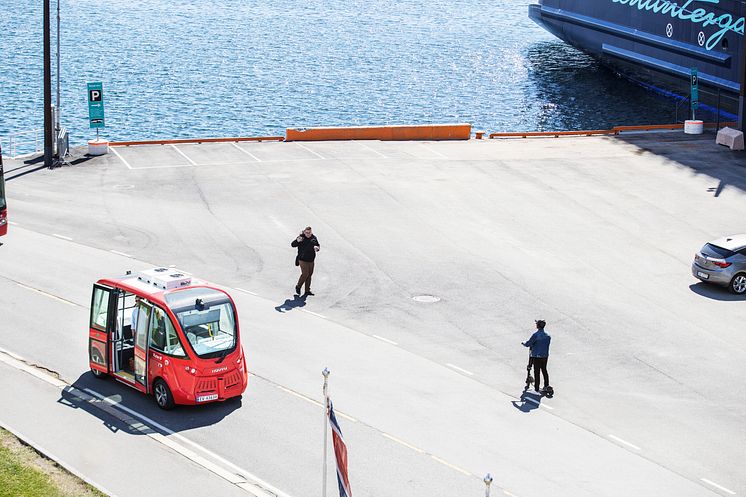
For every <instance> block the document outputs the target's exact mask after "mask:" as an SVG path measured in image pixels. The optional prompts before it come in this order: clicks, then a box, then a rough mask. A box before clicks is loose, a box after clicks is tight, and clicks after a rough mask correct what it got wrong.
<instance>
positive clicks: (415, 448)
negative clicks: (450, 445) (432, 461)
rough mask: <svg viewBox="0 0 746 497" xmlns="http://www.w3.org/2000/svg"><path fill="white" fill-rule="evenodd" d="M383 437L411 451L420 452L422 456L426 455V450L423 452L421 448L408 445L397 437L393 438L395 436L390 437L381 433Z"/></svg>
mask: <svg viewBox="0 0 746 497" xmlns="http://www.w3.org/2000/svg"><path fill="white" fill-rule="evenodd" d="M381 435H383V436H384V437H386V438H388V439H389V440H393V441H394V442H396V443H398V444H401V445H403V446H404V447H408V448H410V449H412V450H414V451H417V452H419V453H420V454H424V453H425V451H424V450H422V449H419V448H417V447H415V446H414V445H410V444H408V443H407V442H405V441H404V440H401V439H399V438H396V437H395V436H393V435H389V434H388V433H384V432H381Z"/></svg>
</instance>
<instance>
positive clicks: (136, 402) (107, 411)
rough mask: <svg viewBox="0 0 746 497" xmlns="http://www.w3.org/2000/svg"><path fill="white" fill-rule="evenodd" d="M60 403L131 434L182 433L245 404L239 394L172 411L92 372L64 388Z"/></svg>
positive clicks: (116, 430) (116, 429)
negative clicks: (224, 399) (234, 396)
mask: <svg viewBox="0 0 746 497" xmlns="http://www.w3.org/2000/svg"><path fill="white" fill-rule="evenodd" d="M96 394H97V395H96ZM101 397H103V398H105V399H106V400H102V399H101ZM57 402H59V403H60V404H63V405H66V406H68V407H70V408H71V409H81V410H83V411H85V412H87V413H89V414H91V415H92V416H95V417H97V418H99V419H100V420H101V421H102V423H103V424H104V426H106V428H108V429H109V430H111V431H115V432H122V433H128V434H131V435H147V434H149V433H153V432H157V433H161V434H164V435H167V434H168V432H167V430H170V431H172V432H180V431H184V430H191V429H193V428H201V427H205V426H211V425H214V424H217V423H219V422H220V421H222V420H223V419H224V418H225V417H227V416H229V415H230V414H231V413H233V411H235V410H237V409H239V408H240V407H241V405H242V400H241V397H238V398H234V399H230V400H226V401H225V402H214V403H210V404H204V405H198V406H176V407H175V408H174V409H173V410H171V411H164V410H162V409H160V408H159V407H158V406H157V405H156V403H155V400H154V399H153V396H152V395H143V394H142V393H140V392H138V391H137V390H134V389H132V388H130V387H128V386H127V385H124V384H122V383H119V382H118V381H116V380H114V379H112V378H107V379H105V380H99V379H97V378H95V377H94V376H93V374H92V373H91V372H90V371H88V372H85V373H83V374H82V375H80V377H78V379H77V380H76V381H75V382H74V383H73V384H72V385H70V386H69V387H65V388H64V389H63V390H62V393H61V395H60V398H59V399H58V401H57ZM154 422H155V423H154ZM163 428H165V430H164V429H163Z"/></svg>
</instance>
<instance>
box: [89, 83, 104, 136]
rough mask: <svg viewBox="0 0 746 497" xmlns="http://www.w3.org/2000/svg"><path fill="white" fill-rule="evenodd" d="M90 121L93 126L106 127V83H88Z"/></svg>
mask: <svg viewBox="0 0 746 497" xmlns="http://www.w3.org/2000/svg"><path fill="white" fill-rule="evenodd" d="M88 122H89V124H90V127H91V128H103V127H104V85H103V84H102V83H88Z"/></svg>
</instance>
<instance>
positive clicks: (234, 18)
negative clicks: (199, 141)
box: [0, 0, 675, 143]
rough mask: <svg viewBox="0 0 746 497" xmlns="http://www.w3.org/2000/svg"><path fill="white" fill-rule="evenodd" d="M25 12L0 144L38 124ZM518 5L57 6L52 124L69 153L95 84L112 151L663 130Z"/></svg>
mask: <svg viewBox="0 0 746 497" xmlns="http://www.w3.org/2000/svg"><path fill="white" fill-rule="evenodd" d="M41 3H42V2H41V1H40V0H3V1H2V4H3V7H4V8H3V9H2V10H3V11H4V12H6V13H9V12H12V13H13V14H12V15H3V16H0V47H2V48H1V49H0V136H3V135H7V134H8V133H13V132H16V131H22V130H28V129H32V128H39V127H42V126H43V114H42V108H43V105H42V104H43V93H42V74H43V72H42V71H43V69H42V61H43V59H42V50H43V47H42V10H41ZM529 3H530V2H528V1H516V0H502V1H492V2H483V1H479V2H477V1H472V0H461V1H457V0H430V1H427V2H424V1H409V0H402V1H398V2H396V1H390V0H366V1H364V2H363V1H355V0H325V1H320V0H307V1H303V2H300V1H296V0H289V1H286V2H265V1H254V0H243V1H241V0H225V1H219V2H218V1H211V0H192V1H183V2H171V1H162V0H147V1H141V0H127V1H122V0H108V1H103V2H102V1H100V0H96V1H92V0H62V1H61V9H62V29H61V32H62V70H61V71H60V72H61V79H62V105H61V107H62V123H63V125H66V126H67V127H68V128H69V129H70V130H71V134H72V137H71V138H72V141H73V142H74V143H81V142H83V141H84V140H86V139H88V138H90V137H91V136H93V135H94V134H95V133H94V132H93V130H89V129H88V121H87V118H88V110H87V101H86V82H89V81H102V82H103V84H104V97H105V105H106V124H107V128H106V130H105V131H104V135H105V136H106V137H108V138H110V139H117V140H122V139H144V138H172V137H197V136H201V137H204V136H237V135H269V134H282V133H283V132H284V129H285V127H289V126H306V127H307V126H321V125H324V126H336V125H363V124H411V123H415V124H416V123H449V122H469V123H472V124H473V125H474V126H475V127H476V128H478V129H484V130H487V131H513V130H547V129H551V130H557V129H589V128H605V127H609V126H612V125H615V124H642V123H660V122H671V121H672V120H673V114H674V108H675V103H674V102H673V101H672V100H670V99H668V98H665V97H661V96H658V95H654V94H652V93H650V92H649V91H648V90H645V89H643V88H640V87H638V86H636V85H634V84H632V83H629V82H627V81H626V80H623V79H620V78H618V77H616V76H615V75H613V74H612V73H610V72H609V71H607V70H606V69H604V68H602V67H600V66H599V65H598V64H596V63H595V62H594V61H592V60H591V59H589V58H588V57H586V56H584V55H582V54H580V53H578V52H576V51H574V50H572V49H570V48H568V47H566V46H565V45H564V44H563V43H562V42H560V41H559V40H556V39H555V38H553V37H552V36H551V35H549V34H548V33H546V32H545V31H543V30H542V29H541V28H539V27H538V26H536V25H535V24H534V23H533V22H531V21H530V20H529V19H528V16H527V5H528V4H529ZM52 6H53V9H52V10H53V18H52V19H53V25H56V21H55V17H54V15H55V14H56V7H55V6H56V2H55V0H52ZM53 42H54V37H53ZM53 50H54V48H53ZM53 66H54V62H53ZM53 88H54V82H53ZM53 92H54V89H53ZM54 100H55V98H54V96H53V101H54Z"/></svg>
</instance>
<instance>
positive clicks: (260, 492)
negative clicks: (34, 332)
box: [0, 351, 291, 497]
mask: <svg viewBox="0 0 746 497" xmlns="http://www.w3.org/2000/svg"><path fill="white" fill-rule="evenodd" d="M3 352H6V353H7V351H3ZM0 362H4V363H5V364H8V365H9V366H11V367H14V368H16V369H19V370H22V371H26V372H28V373H29V374H31V375H33V376H35V377H37V378H39V379H41V380H43V381H45V382H47V383H49V384H51V385H53V386H55V387H57V388H59V389H60V390H66V391H68V392H72V393H74V394H75V395H78V393H79V394H80V396H83V395H84V394H83V392H86V393H88V394H89V395H91V396H93V397H96V398H98V399H100V400H102V401H103V402H105V403H107V404H109V405H111V406H113V407H115V408H116V409H119V410H121V411H124V412H126V413H127V414H130V415H132V416H134V417H136V418H138V419H139V420H141V421H143V422H144V423H146V425H147V428H150V429H149V430H145V429H144V427H143V425H142V424H140V423H130V426H131V427H133V428H135V429H137V430H138V431H141V432H142V433H144V434H146V435H148V436H149V437H151V438H152V439H153V440H155V441H157V442H159V443H161V444H163V445H166V446H167V447H170V448H171V449H173V450H174V451H176V452H178V453H179V454H181V455H183V456H184V457H186V458H188V459H189V460H191V461H192V462H194V463H196V464H198V465H200V466H202V467H203V468H205V469H207V470H208V471H211V472H213V473H214V474H215V475H217V476H220V477H221V478H224V479H225V480H227V481H229V482H231V483H233V484H234V485H236V486H238V487H239V488H241V489H242V490H245V491H247V492H248V493H249V494H251V495H253V496H254V497H291V496H290V495H288V494H287V493H285V492H283V491H282V490H280V489H278V488H276V487H275V486H273V485H271V484H269V483H267V482H265V481H264V480H262V479H261V478H259V477H257V476H255V475H253V474H251V473H250V472H248V471H246V470H245V469H243V468H241V467H239V466H237V465H235V464H233V463H232V462H230V461H228V460H227V459H225V458H223V457H221V456H219V455H217V454H215V453H214V452H212V451H211V450H209V449H207V448H205V447H202V446H201V445H199V444H197V443H196V442H193V441H191V440H189V439H188V438H186V437H184V436H182V435H179V434H178V433H175V432H173V431H171V430H169V429H168V428H166V427H165V426H163V425H161V424H160V423H157V422H156V421H154V420H152V419H150V418H148V417H147V416H144V415H142V414H140V413H139V412H137V411H134V410H132V409H130V408H128V407H126V406H124V405H122V404H120V403H119V402H116V401H114V400H112V399H110V398H108V397H105V396H104V395H101V394H100V393H98V392H95V391H93V390H90V389H88V388H86V389H84V390H83V391H81V390H79V389H77V388H75V387H73V386H70V385H68V384H67V383H65V382H64V381H61V380H58V379H57V378H54V377H53V376H51V375H49V374H47V373H44V372H43V371H41V370H39V369H37V368H34V367H31V366H29V365H27V364H25V363H23V362H21V361H19V360H17V359H14V358H12V357H10V356H8V355H6V354H0ZM153 427H155V428H157V429H158V430H160V431H161V432H163V433H165V434H167V435H168V436H164V435H163V434H161V433H157V432H155V431H153ZM175 440H178V441H180V442H183V443H185V444H188V445H191V446H192V447H193V448H196V449H199V450H200V451H202V452H203V453H204V454H206V455H208V456H209V457H211V458H213V459H214V460H216V461H218V462H220V463H222V464H223V465H224V466H227V467H229V468H231V469H232V470H233V472H231V471H228V470H226V469H225V468H222V467H220V466H218V465H217V464H215V463H213V462H211V461H209V460H207V459H205V458H204V457H202V456H200V455H198V454H195V453H194V452H193V451H191V450H189V449H188V448H186V447H184V446H183V445H180V444H178V443H177V442H175Z"/></svg>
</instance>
